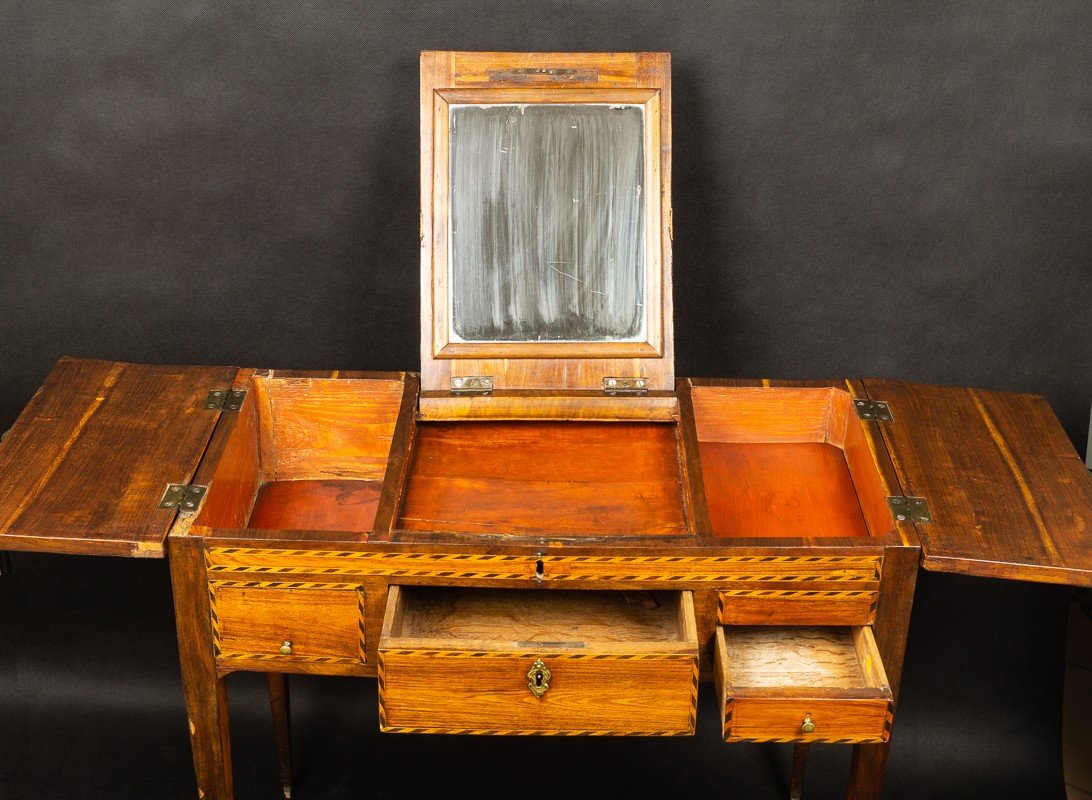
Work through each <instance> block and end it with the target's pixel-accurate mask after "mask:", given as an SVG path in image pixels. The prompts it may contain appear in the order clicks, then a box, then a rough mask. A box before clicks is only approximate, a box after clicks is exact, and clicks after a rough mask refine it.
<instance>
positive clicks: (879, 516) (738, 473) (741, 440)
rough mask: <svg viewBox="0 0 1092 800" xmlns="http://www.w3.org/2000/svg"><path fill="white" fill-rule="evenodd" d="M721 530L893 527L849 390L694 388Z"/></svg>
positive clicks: (764, 533) (875, 532) (811, 531)
mask: <svg viewBox="0 0 1092 800" xmlns="http://www.w3.org/2000/svg"><path fill="white" fill-rule="evenodd" d="M691 397H692V401H693V406H694V423H695V426H696V429H697V438H698V450H699V453H700V456H701V468H702V474H703V478H704V486H705V496H706V502H707V504H708V508H709V521H710V527H711V529H712V531H711V533H712V535H713V536H714V537H718V538H719V537H724V538H729V537H732V538H739V537H771V536H777V537H802V538H819V537H869V536H883V535H885V534H887V533H888V532H890V531H891V530H892V527H893V522H892V516H891V512H890V510H889V508H888V505H887V492H886V491H885V489H884V485H883V481H882V479H881V478H880V473H879V469H878V467H877V465H876V459H875V456H874V455H873V453H872V451H871V449H870V447H869V442H868V437H867V435H866V433H865V429H864V427H863V422H862V420H861V419H859V418H858V416H857V414H856V411H855V409H854V404H853V398H852V397H851V396H850V394H849V392H847V391H844V390H842V389H836V388H814V389H813V388H795V387H771V388H757V387H756V388H735V387H721V386H694V387H693V388H692V390H691Z"/></svg>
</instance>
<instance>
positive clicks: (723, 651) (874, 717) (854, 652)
mask: <svg viewBox="0 0 1092 800" xmlns="http://www.w3.org/2000/svg"><path fill="white" fill-rule="evenodd" d="M715 660H716V663H715V667H714V675H715V677H716V681H717V693H718V696H719V698H720V704H721V719H722V720H723V723H724V740H725V741H727V742H739V741H752V742H830V743H848V742H886V741H887V740H888V738H889V737H890V735H891V717H892V714H893V712H894V703H893V702H892V699H891V687H890V686H888V684H887V675H886V674H885V673H884V669H883V663H882V662H881V661H880V654H879V651H878V650H877V649H876V640H875V639H874V638H873V636H872V630H871V628H867V627H859V628H840V627H825V628H820V627H808V628H804V627H801V628H779V627H733V626H721V627H718V628H717V633H716V655H715Z"/></svg>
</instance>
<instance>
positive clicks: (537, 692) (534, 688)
mask: <svg viewBox="0 0 1092 800" xmlns="http://www.w3.org/2000/svg"><path fill="white" fill-rule="evenodd" d="M552 677H553V673H552V672H550V668H549V667H547V666H546V664H545V662H544V661H543V660H542V659H541V658H536V659H535V663H534V664H532V665H531V671H530V672H528V673H527V688H528V689H530V690H531V694H533V695H534V696H535V697H542V695H544V694H546V691H547V690H548V689H549V688H550V678H552Z"/></svg>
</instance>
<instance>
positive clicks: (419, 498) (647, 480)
mask: <svg viewBox="0 0 1092 800" xmlns="http://www.w3.org/2000/svg"><path fill="white" fill-rule="evenodd" d="M683 504H684V501H683V491H682V477H681V473H680V470H679V455H678V445H677V440H676V426H675V425H672V424H664V423H632V422H606V423H603V422H545V421H544V422H537V421H536V422H453V423H422V424H421V425H420V426H419V427H418V429H417V439H416V444H415V451H414V455H413V463H412V465H411V467H410V477H409V484H408V486H407V490H406V499H405V504H404V506H403V509H402V513H401V519H400V522H399V527H401V528H404V529H406V530H414V531H453V532H460V533H483V534H505V533H514V534H521V533H523V534H537V533H543V534H556V535H559V536H565V535H585V536H609V535H631V536H638V535H645V536H647V535H658V534H665V535H674V536H681V535H686V534H687V526H686V514H685V511H684V508H683Z"/></svg>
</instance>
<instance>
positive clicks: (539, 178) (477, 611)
mask: <svg viewBox="0 0 1092 800" xmlns="http://www.w3.org/2000/svg"><path fill="white" fill-rule="evenodd" d="M421 130H422V140H421V141H422V161H421V177H422V180H421V188H422V209H423V212H422V222H421V243H422V270H421V275H422V315H421V331H422V336H421V342H422V353H421V372H420V375H419V376H418V375H417V374H414V373H394V374H390V373H351V372H347V373H331V372H325V373H318V372H315V373H301V372H289V371H279V370H255V369H235V368H214V367H158V366H142V365H132V364H119V363H109V362H98V361H84V360H74V359H62V360H61V361H60V362H59V363H58V364H57V365H56V367H55V368H54V370H53V372H52V373H51V374H50V376H49V378H48V379H47V380H46V382H45V384H44V386H43V387H42V389H41V390H40V391H39V392H38V394H37V395H36V396H35V397H34V398H33V399H32V400H31V402H30V404H29V405H28V406H27V408H26V410H25V411H24V412H23V414H22V415H21V416H20V417H19V420H18V421H17V422H16V424H15V426H14V427H13V428H12V431H11V434H10V436H9V437H8V438H7V439H6V440H5V441H4V443H3V445H2V446H0V549H5V550H37V551H48V552H64V553H75V554H104V555H126V556H134V557H162V556H164V555H165V554H166V553H169V557H170V564H171V573H172V582H173V591H174V599H175V608H176V621H177V627H178V637H179V650H180V654H181V661H182V669H183V680H184V686H185V693H186V705H187V710H188V716H189V729H190V733H191V739H192V744H193V752H194V760H195V765H196V771H197V781H198V786H199V794H200V796H201V797H204V798H206V800H211V799H212V798H218V799H219V800H226V799H227V798H230V797H231V796H232V780H231V766H230V751H229V741H228V739H229V737H228V724H227V723H228V710H227V709H228V706H227V696H226V693H225V688H224V686H225V684H224V676H225V675H227V674H228V673H231V672H233V671H237V670H250V671H256V672H262V673H267V674H268V675H269V676H270V678H269V681H270V691H271V701H272V705H273V710H274V718H275V722H276V725H275V729H276V733H277V736H278V742H279V744H280V751H281V756H282V778H283V783H284V785H285V791H286V795H287V794H288V793H289V787H290V781H291V775H290V761H289V748H288V712H287V692H286V686H285V683H284V675H285V674H289V673H306V674H320V675H357V676H367V677H376V678H378V681H377V684H378V696H379V708H380V724H381V727H382V729H383V730H384V731H387V732H393V733H418V734H422V733H460V734H486V735H488V734H494V735H496V734H511V735H568V736H600V735H647V736H686V735H691V734H693V733H694V727H695V709H696V701H697V694H698V692H699V689H700V690H701V691H715V692H716V693H717V696H718V702H719V704H720V707H721V710H722V719H723V731H722V733H723V737H724V739H725V740H726V741H728V742H735V741H780V742H794V743H797V744H798V749H797V758H796V760H795V769H794V788H793V791H794V792H795V793H797V794H798V793H799V779H800V777H801V776H802V773H803V764H804V761H805V758H806V747H807V745H810V744H812V743H838V744H848V745H851V746H852V747H853V748H854V758H853V762H852V775H851V780H850V789H849V796H850V797H853V798H871V797H878V796H879V795H880V788H881V782H882V778H883V772H884V767H885V764H886V759H887V753H888V748H889V739H890V736H891V731H892V724H893V719H894V716H895V708H896V701H897V697H898V688H899V680H900V676H901V672H902V664H903V653H904V648H905V642H906V634H907V627H908V624H909V618H910V611H911V605H912V601H913V594H914V583H915V578H916V574H917V569H918V566H919V564H921V565H923V566H924V567H925V568H927V569H933V570H939V571H946V572H959V573H966V574H972V575H988V576H994V577H1001V578H1011V579H1019V580H1029V581H1043V582H1050V583H1066V584H1072V585H1079V586H1090V585H1092V533H1090V528H1092V524H1090V523H1092V481H1090V480H1089V476H1088V474H1087V472H1086V471H1085V469H1084V466H1083V464H1082V463H1081V461H1080V460H1079V458H1078V457H1077V454H1076V453H1075V451H1074V450H1073V447H1072V445H1071V444H1070V442H1069V441H1068V440H1067V439H1066V437H1065V435H1064V433H1063V431H1062V429H1061V427H1060V425H1059V424H1058V422H1057V420H1056V419H1055V418H1054V416H1053V414H1052V412H1051V411H1050V408H1049V407H1048V406H1047V404H1046V402H1045V400H1043V399H1042V398H1041V397H1037V396H1030V395H1021V394H1010V393H1004V392H987V391H979V390H973V389H963V388H951V387H936V386H924V385H917V384H909V383H902V382H897V381H889V380H874V379H863V380H856V379H853V380H840V381H832V382H826V383H824V382H807V381H769V380H696V379H695V380H688V379H679V380H676V379H675V376H674V362H673V352H674V351H673V331H672V302H671V235H672V231H671V211H670V196H671V193H670V185H671V183H670V153H671V127H670V66H669V59H668V57H667V56H666V55H665V54H658V53H641V54H621V53H619V54H557V53H552V54H545V53H543V54H519V53H447V52H443V53H441V52H429V53H424V54H423V55H422V61H421ZM709 684H712V685H709ZM703 685H704V688H701V687H702V686H703ZM588 746H594V745H593V744H589V745H588Z"/></svg>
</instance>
